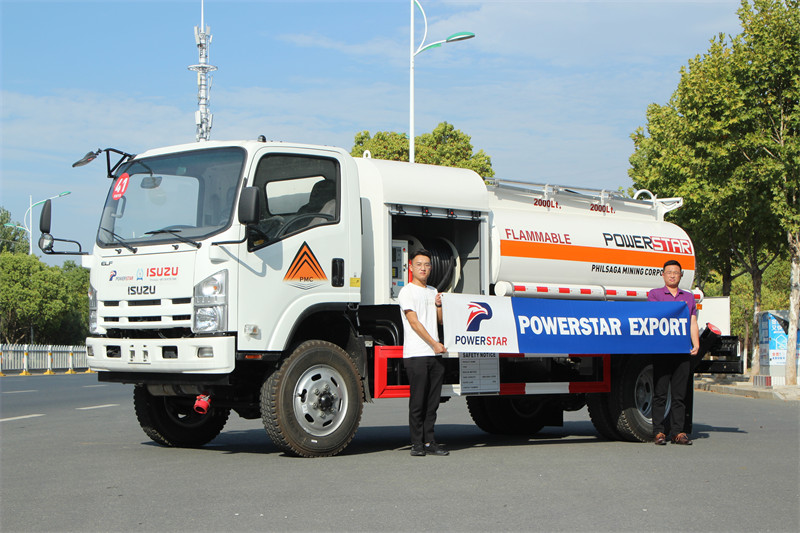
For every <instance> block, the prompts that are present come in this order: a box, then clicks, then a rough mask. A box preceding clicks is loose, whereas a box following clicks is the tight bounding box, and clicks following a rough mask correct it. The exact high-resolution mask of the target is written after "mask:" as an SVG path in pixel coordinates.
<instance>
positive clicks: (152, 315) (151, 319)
mask: <svg viewBox="0 0 800 533" xmlns="http://www.w3.org/2000/svg"><path fill="white" fill-rule="evenodd" d="M99 304H100V307H99V309H98V311H99V312H98V322H99V325H100V326H101V327H104V328H106V329H108V328H118V329H126V328H140V327H141V326H142V324H143V323H145V324H147V327H149V328H176V327H178V328H181V327H186V328H191V325H192V324H191V322H192V299H191V298H163V299H150V300H105V301H101V302H99Z"/></svg>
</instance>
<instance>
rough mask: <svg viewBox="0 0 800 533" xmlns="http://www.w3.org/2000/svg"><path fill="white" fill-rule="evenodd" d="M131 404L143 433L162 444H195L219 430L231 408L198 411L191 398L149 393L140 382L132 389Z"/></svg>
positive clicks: (187, 446)
mask: <svg viewBox="0 0 800 533" xmlns="http://www.w3.org/2000/svg"><path fill="white" fill-rule="evenodd" d="M133 407H134V409H135V411H136V418H137V419H138V420H139V425H140V426H141V427H142V429H143V430H144V432H145V434H146V435H147V436H148V437H150V438H151V439H153V441H155V442H157V443H159V444H162V445H164V446H175V447H179V448H197V447H199V446H202V445H204V444H206V443H208V442H210V441H212V440H213V439H214V438H215V437H216V436H217V435H219V434H220V432H221V431H222V428H224V427H225V423H226V422H227V421H228V416H230V413H231V410H230V409H224V408H219V407H214V406H213V404H212V407H211V409H209V411H208V412H207V413H206V414H204V415H201V414H199V413H196V412H195V411H194V398H188V397H181V396H153V395H152V394H150V392H149V391H148V390H147V387H146V386H144V385H137V386H136V387H135V388H134V389H133Z"/></svg>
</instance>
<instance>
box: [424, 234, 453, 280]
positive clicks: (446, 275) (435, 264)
mask: <svg viewBox="0 0 800 533" xmlns="http://www.w3.org/2000/svg"><path fill="white" fill-rule="evenodd" d="M425 248H426V249H427V250H428V251H429V252H430V253H431V274H430V276H428V285H431V286H433V287H436V290H438V291H439V292H441V291H443V290H444V289H445V288H447V286H448V285H450V282H451V280H452V279H453V271H454V270H455V265H456V258H455V257H453V249H452V248H451V247H450V245H448V244H447V243H446V242H445V241H443V240H442V239H434V240H431V241H428V242H426V243H425Z"/></svg>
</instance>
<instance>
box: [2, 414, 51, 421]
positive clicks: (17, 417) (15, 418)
mask: <svg viewBox="0 0 800 533" xmlns="http://www.w3.org/2000/svg"><path fill="white" fill-rule="evenodd" d="M37 416H44V414H38V415H25V416H12V417H11V418H0V422H11V421H13V420H23V419H25V418H36V417H37Z"/></svg>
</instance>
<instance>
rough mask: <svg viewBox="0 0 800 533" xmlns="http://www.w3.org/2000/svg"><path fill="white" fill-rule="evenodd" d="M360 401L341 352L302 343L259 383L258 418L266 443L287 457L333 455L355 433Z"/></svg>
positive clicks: (352, 369) (355, 376) (357, 380)
mask: <svg viewBox="0 0 800 533" xmlns="http://www.w3.org/2000/svg"><path fill="white" fill-rule="evenodd" d="M363 396H364V393H363V386H362V382H361V376H360V375H359V373H358V370H357V369H356V366H355V364H354V363H353V361H352V359H350V357H349V356H348V355H347V353H346V352H345V351H344V350H342V349H341V348H340V347H338V346H336V345H335V344H332V343H330V342H326V341H320V340H312V341H306V342H304V343H302V344H301V345H300V346H298V347H297V348H296V349H295V350H294V352H292V354H291V355H290V356H289V357H287V358H286V359H285V360H284V361H283V363H281V365H280V367H279V368H278V369H277V370H275V372H273V373H272V374H271V375H270V376H269V377H267V379H266V380H265V381H264V384H263V385H262V387H261V419H262V421H263V422H264V428H265V429H266V430H267V434H268V435H269V437H270V439H272V442H273V443H274V444H275V445H276V446H278V447H279V448H280V449H282V450H283V451H285V452H287V453H289V454H291V455H297V456H301V457H327V456H331V455H336V454H337V453H339V452H341V451H342V450H344V449H345V447H346V446H347V445H348V444H349V443H350V441H351V440H352V439H353V437H354V436H355V434H356V431H357V430H358V425H359V423H360V422H361V413H362V411H363Z"/></svg>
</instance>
